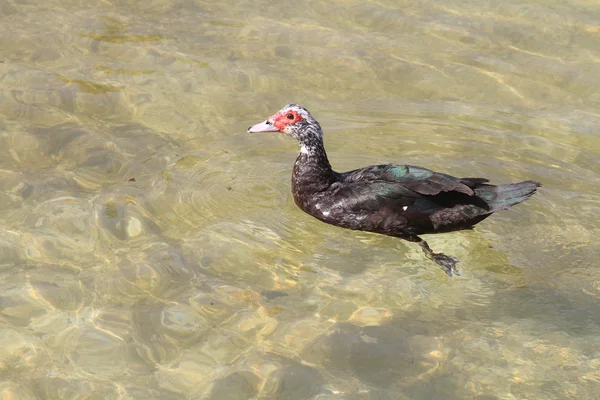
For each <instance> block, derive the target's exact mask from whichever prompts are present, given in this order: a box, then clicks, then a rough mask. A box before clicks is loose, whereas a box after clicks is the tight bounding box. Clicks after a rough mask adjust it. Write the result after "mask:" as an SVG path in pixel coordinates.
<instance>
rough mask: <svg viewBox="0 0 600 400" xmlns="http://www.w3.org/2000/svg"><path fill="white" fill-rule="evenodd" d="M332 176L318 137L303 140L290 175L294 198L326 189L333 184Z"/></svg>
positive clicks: (321, 142)
mask: <svg viewBox="0 0 600 400" xmlns="http://www.w3.org/2000/svg"><path fill="white" fill-rule="evenodd" d="M334 175H335V174H334V172H333V170H332V169H331V165H330V164H329V160H328V159H327V153H325V147H323V140H322V139H321V138H320V137H315V138H310V139H309V138H303V140H301V141H300V154H298V158H297V159H296V163H295V164H294V172H293V173H292V191H293V194H294V197H295V198H297V197H298V196H301V195H302V194H307V193H316V192H321V191H323V190H325V189H327V188H328V187H329V186H330V185H331V184H332V183H333V181H334Z"/></svg>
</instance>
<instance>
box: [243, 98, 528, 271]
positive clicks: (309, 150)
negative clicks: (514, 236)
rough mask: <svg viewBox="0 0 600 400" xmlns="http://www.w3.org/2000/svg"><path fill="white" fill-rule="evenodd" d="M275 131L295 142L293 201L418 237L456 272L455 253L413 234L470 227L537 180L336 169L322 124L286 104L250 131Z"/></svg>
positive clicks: (389, 167) (335, 217)
mask: <svg viewBox="0 0 600 400" xmlns="http://www.w3.org/2000/svg"><path fill="white" fill-rule="evenodd" d="M269 131H280V132H282V133H285V134H288V135H290V136H293V137H295V138H296V139H298V140H299V142H300V145H301V149H300V153H299V155H298V158H297V159H296V162H295V164H294V169H293V172H292V193H293V196H294V201H295V203H296V205H297V206H298V207H299V208H300V209H301V210H303V211H304V212H306V213H307V214H310V215H312V216H313V217H315V218H317V219H319V220H321V221H323V222H326V223H328V224H331V225H336V226H339V227H342V228H347V229H354V230H361V231H368V232H374V233H379V234H384V235H388V236H394V237H398V238H402V239H405V240H408V241H411V242H417V243H419V244H420V245H421V247H422V248H423V251H424V252H425V254H426V255H427V256H428V257H429V258H431V259H432V260H434V261H435V262H437V263H438V264H439V265H441V266H442V268H443V269H444V271H445V272H446V273H447V274H448V275H452V274H453V273H454V274H456V273H457V271H456V267H455V266H456V263H457V260H456V259H455V258H454V257H450V256H446V255H444V254H441V253H434V252H433V251H431V249H430V248H429V246H428V245H427V243H426V242H425V241H424V240H422V239H421V238H420V237H418V235H422V234H431V233H442V232H451V231H457V230H461V229H468V228H471V227H473V225H475V224H477V223H478V222H480V221H482V220H484V219H485V218H487V217H489V216H490V215H492V214H493V213H494V212H496V211H499V210H503V209H507V208H509V207H511V206H513V205H515V204H518V203H521V202H522V201H525V200H526V199H527V198H529V197H530V196H531V195H533V194H534V193H535V191H536V189H537V187H539V186H540V184H539V183H538V182H534V181H524V182H519V183H513V184H505V185H499V186H495V185H491V184H489V183H487V182H488V180H487V179H485V178H456V177H453V176H450V175H446V174H442V173H437V172H433V171H430V170H428V169H425V168H421V167H416V166H412V165H395V164H385V165H373V166H369V167H366V168H361V169H356V170H353V171H348V172H344V173H338V172H335V171H333V169H332V168H331V165H330V163H329V160H328V158H327V154H326V152H325V149H324V147H323V140H322V130H321V127H320V126H319V124H318V122H317V121H316V120H314V118H313V117H312V116H311V115H310V113H308V111H307V110H306V109H304V108H302V107H300V106H298V105H295V104H290V105H288V106H286V107H284V108H283V109H282V110H281V111H280V112H279V113H277V114H275V115H274V116H272V117H270V119H268V120H267V121H265V122H263V123H262V124H257V125H254V126H253V127H250V128H249V132H269Z"/></svg>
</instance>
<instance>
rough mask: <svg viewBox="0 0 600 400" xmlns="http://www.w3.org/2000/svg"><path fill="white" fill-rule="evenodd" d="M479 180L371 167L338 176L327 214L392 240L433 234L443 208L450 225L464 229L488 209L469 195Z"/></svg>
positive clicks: (397, 167) (405, 167)
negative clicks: (385, 235)
mask: <svg viewBox="0 0 600 400" xmlns="http://www.w3.org/2000/svg"><path fill="white" fill-rule="evenodd" d="M485 182H487V180H486V179H483V178H455V177H453V176H450V175H446V174H440V173H436V172H433V171H430V170H428V169H425V168H421V167H414V166H409V165H376V166H371V167H367V168H363V169H359V170H355V171H349V172H346V173H343V174H340V175H339V179H338V182H337V183H336V184H334V185H332V187H331V189H333V192H334V193H333V196H332V197H333V198H335V202H334V204H331V208H330V211H331V213H330V214H331V216H332V217H335V218H336V220H337V221H338V224H339V225H342V226H345V227H347V228H351V229H361V230H368V231H373V232H379V233H384V234H388V235H390V234H391V235H397V236H404V235H416V234H420V233H427V232H434V231H435V230H436V229H437V227H438V226H441V225H444V221H437V219H438V217H437V216H442V215H441V214H443V213H445V212H446V210H452V211H450V213H451V214H452V215H450V216H449V217H447V218H448V222H449V223H450V225H452V226H456V227H458V226H459V225H460V226H462V225H465V226H470V225H471V223H472V221H474V218H478V217H479V215H483V214H486V213H487V210H488V209H489V207H488V205H487V204H486V203H485V202H484V201H483V200H482V199H479V198H478V197H477V195H476V194H475V193H474V191H473V189H474V188H476V187H478V186H479V185H482V184H484V183H485ZM454 214H456V215H454ZM444 217H446V216H445V215H444Z"/></svg>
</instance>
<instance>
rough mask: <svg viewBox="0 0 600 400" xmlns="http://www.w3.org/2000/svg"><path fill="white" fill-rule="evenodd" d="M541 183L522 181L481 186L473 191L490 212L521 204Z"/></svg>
mask: <svg viewBox="0 0 600 400" xmlns="http://www.w3.org/2000/svg"><path fill="white" fill-rule="evenodd" d="M540 186H542V185H541V183H539V182H535V181H523V182H519V183H508V184H505V185H498V186H492V185H481V186H479V187H476V188H475V189H474V192H475V195H476V196H477V197H479V198H481V199H483V200H484V201H485V202H486V203H487V204H488V205H489V206H490V211H491V212H496V211H500V210H506V209H507V208H510V207H512V206H514V205H516V204H519V203H522V202H524V201H525V200H527V199H528V198H530V197H531V196H533V194H534V193H535V191H536V190H537V188H538V187H540Z"/></svg>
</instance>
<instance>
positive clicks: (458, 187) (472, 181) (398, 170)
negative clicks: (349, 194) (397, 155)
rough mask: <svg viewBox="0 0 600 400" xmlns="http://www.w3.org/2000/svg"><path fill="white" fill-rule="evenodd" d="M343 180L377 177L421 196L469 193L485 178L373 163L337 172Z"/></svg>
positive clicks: (410, 166) (364, 180)
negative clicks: (457, 175) (461, 176)
mask: <svg viewBox="0 0 600 400" xmlns="http://www.w3.org/2000/svg"><path fill="white" fill-rule="evenodd" d="M340 180H342V181H343V182H348V183H351V182H361V181H362V182H368V181H373V182H374V181H381V182H387V183H389V184H392V185H399V186H402V187H403V188H406V189H409V190H411V191H413V192H415V193H418V194H421V195H424V196H434V195H437V194H440V193H441V192H458V193H463V194H466V195H468V196H473V195H474V192H473V189H472V188H474V187H476V186H478V185H480V184H482V183H485V182H487V179H483V178H456V177H453V176H450V175H446V174H441V173H439V172H433V171H431V170H428V169H426V168H421V167H415V166H412V165H394V164H387V165H374V166H371V167H367V168H362V169H357V170H354V171H349V172H346V173H343V174H340Z"/></svg>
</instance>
